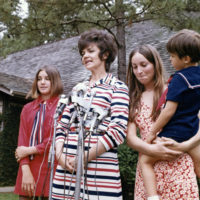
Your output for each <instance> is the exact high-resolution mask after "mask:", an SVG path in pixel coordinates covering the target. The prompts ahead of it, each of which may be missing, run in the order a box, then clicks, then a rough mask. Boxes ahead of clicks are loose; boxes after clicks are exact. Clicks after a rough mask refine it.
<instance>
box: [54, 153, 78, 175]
mask: <svg viewBox="0 0 200 200" xmlns="http://www.w3.org/2000/svg"><path fill="white" fill-rule="evenodd" d="M58 163H59V164H60V165H61V167H62V168H63V169H66V170H67V171H69V172H70V173H73V172H74V170H75V166H76V164H75V158H69V157H66V155H65V154H62V155H61V156H60V157H59V159H58Z"/></svg>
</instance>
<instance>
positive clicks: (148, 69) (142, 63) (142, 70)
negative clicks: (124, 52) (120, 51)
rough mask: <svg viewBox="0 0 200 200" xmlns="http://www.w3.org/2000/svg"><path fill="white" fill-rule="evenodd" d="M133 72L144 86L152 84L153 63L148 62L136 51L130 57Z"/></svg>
mask: <svg viewBox="0 0 200 200" xmlns="http://www.w3.org/2000/svg"><path fill="white" fill-rule="evenodd" d="M131 64H132V69H133V73H134V74H135V77H136V78H137V80H138V81H139V82H140V83H141V84H143V85H144V86H146V87H147V86H150V85H152V84H153V78H154V73H155V72H154V71H155V70H154V65H153V64H152V63H150V62H149V61H148V60H147V59H146V58H145V57H144V56H143V55H142V54H140V53H139V52H136V53H135V54H134V55H133V57H132V59H131Z"/></svg>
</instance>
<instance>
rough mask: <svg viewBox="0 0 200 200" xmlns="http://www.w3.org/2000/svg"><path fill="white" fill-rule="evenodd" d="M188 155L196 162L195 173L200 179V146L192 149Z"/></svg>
mask: <svg viewBox="0 0 200 200" xmlns="http://www.w3.org/2000/svg"><path fill="white" fill-rule="evenodd" d="M188 153H189V154H190V156H191V157H192V160H193V162H194V169H195V173H196V175H197V177H198V178H200V144H199V145H197V146H196V147H195V148H193V149H191V150H190V151H189V152H188Z"/></svg>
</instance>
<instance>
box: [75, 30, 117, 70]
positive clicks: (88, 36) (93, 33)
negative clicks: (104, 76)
mask: <svg viewBox="0 0 200 200" xmlns="http://www.w3.org/2000/svg"><path fill="white" fill-rule="evenodd" d="M91 43H95V44H96V45H97V47H98V48H99V49H100V53H99V58H100V59H101V60H102V58H103V55H104V54H105V53H107V54H108V57H107V59H106V61H105V62H106V66H105V70H106V72H109V70H110V65H111V63H112V62H113V61H114V60H115V57H116V55H117V44H116V42H115V39H114V37H113V36H112V35H111V34H110V33H108V32H107V31H104V30H97V29H91V30H90V31H86V32H84V33H82V34H81V37H80V39H79V41H78V48H79V53H80V55H82V51H83V50H84V49H85V48H86V47H87V46H89V45H90V44H91Z"/></svg>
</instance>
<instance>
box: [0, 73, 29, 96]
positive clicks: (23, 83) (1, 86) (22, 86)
mask: <svg viewBox="0 0 200 200" xmlns="http://www.w3.org/2000/svg"><path fill="white" fill-rule="evenodd" d="M31 85H32V81H30V80H27V79H24V78H21V77H18V76H14V75H8V74H5V73H1V72H0V91H1V92H4V93H6V94H8V95H11V96H19V97H25V96H26V94H27V92H28V91H29V90H30V88H31Z"/></svg>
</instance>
